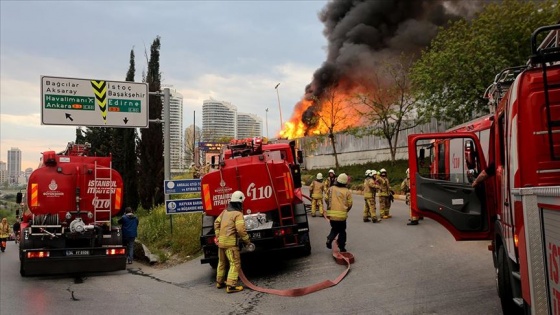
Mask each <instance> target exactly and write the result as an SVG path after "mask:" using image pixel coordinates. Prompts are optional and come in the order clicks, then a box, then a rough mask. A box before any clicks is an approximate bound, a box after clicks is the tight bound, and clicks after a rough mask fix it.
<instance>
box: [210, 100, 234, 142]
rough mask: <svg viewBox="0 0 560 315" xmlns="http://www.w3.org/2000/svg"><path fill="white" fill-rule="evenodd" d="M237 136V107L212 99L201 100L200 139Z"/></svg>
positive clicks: (214, 139) (211, 139) (212, 139)
mask: <svg viewBox="0 0 560 315" xmlns="http://www.w3.org/2000/svg"><path fill="white" fill-rule="evenodd" d="M236 136H237V107H236V106H234V105H232V104H231V103H229V102H224V101H216V100H214V99H209V100H204V101H203V102H202V141H216V140H217V139H220V138H225V137H230V138H236Z"/></svg>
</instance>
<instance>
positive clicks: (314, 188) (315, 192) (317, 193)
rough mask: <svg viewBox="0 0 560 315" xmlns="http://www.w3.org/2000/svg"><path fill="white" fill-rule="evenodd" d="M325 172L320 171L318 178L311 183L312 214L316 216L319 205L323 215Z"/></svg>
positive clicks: (320, 212)
mask: <svg viewBox="0 0 560 315" xmlns="http://www.w3.org/2000/svg"><path fill="white" fill-rule="evenodd" d="M322 180H323V174H321V173H318V174H317V178H316V179H315V180H314V181H313V182H312V183H311V185H309V194H310V195H311V216H312V217H314V216H315V213H316V212H317V207H319V214H320V215H321V216H323V182H322Z"/></svg>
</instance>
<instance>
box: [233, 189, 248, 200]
mask: <svg viewBox="0 0 560 315" xmlns="http://www.w3.org/2000/svg"><path fill="white" fill-rule="evenodd" d="M243 200H245V195H244V194H243V193H242V192H240V191H239V190H238V191H235V192H234V193H233V194H231V200H230V201H231V202H243Z"/></svg>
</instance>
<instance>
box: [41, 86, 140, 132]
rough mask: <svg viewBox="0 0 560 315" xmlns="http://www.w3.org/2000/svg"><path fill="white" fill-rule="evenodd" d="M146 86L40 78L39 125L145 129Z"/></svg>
mask: <svg viewBox="0 0 560 315" xmlns="http://www.w3.org/2000/svg"><path fill="white" fill-rule="evenodd" d="M148 97H149V93H148V84H147V83H136V82H122V81H105V80H91V79H75V78H61V77H47V76H41V123H42V124H43V125H72V126H96V127H130V128H136V127H148V112H149V111H148Z"/></svg>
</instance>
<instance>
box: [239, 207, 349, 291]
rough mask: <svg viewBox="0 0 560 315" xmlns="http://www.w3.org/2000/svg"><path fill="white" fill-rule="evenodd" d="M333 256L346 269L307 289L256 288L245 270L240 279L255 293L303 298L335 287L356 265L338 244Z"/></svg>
mask: <svg viewBox="0 0 560 315" xmlns="http://www.w3.org/2000/svg"><path fill="white" fill-rule="evenodd" d="M323 217H324V218H325V219H326V220H327V221H328V220H329V219H328V218H327V216H326V214H323ZM332 255H333V258H334V259H335V261H336V263H337V264H339V265H344V264H346V269H345V270H344V271H343V272H342V273H341V274H340V275H339V276H338V277H337V278H336V279H334V280H325V281H322V282H318V283H315V284H312V285H309V286H306V287H301V288H292V289H285V290H277V289H268V288H262V287H259V286H256V285H254V284H253V283H251V281H249V280H248V279H247V277H246V276H245V274H244V273H243V270H239V278H241V281H243V283H244V284H245V286H247V287H248V288H250V289H252V290H255V291H259V292H263V293H269V294H275V295H280V296H303V295H307V294H309V293H313V292H317V291H320V290H323V289H326V288H330V287H332V286H335V285H337V284H338V283H339V282H340V281H342V279H344V277H346V275H347V274H348V271H350V265H351V264H353V263H354V255H352V254H351V253H349V252H345V253H341V252H340V251H339V250H338V246H337V242H333V249H332Z"/></svg>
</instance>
